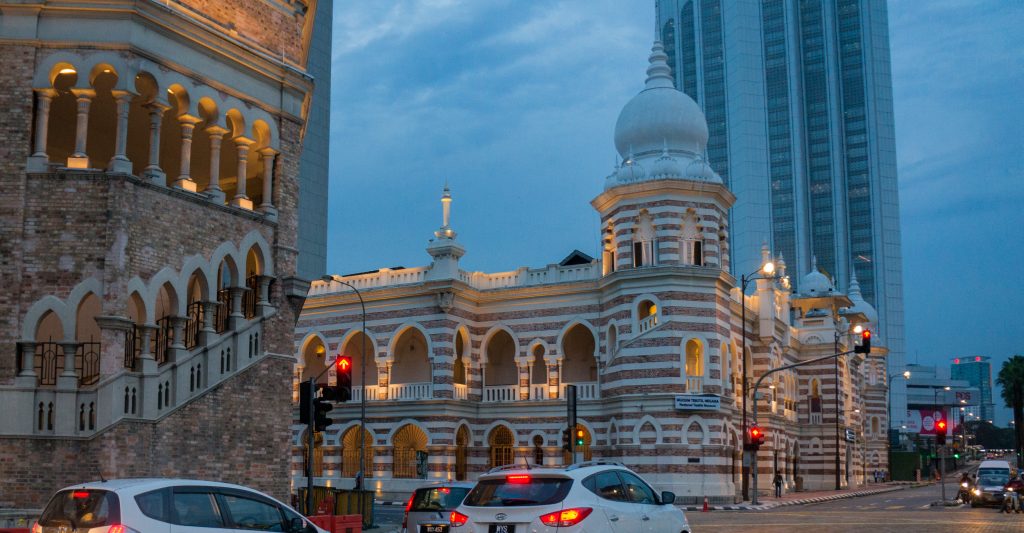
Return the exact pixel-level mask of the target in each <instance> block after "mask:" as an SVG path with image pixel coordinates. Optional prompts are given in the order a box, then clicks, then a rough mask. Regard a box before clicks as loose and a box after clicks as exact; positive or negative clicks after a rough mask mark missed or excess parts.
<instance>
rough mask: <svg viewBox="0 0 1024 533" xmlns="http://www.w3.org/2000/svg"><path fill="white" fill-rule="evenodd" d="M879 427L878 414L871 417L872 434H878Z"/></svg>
mask: <svg viewBox="0 0 1024 533" xmlns="http://www.w3.org/2000/svg"><path fill="white" fill-rule="evenodd" d="M878 429H879V424H878V417H877V416H873V417H871V434H872V435H878Z"/></svg>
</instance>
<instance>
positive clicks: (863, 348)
mask: <svg viewBox="0 0 1024 533" xmlns="http://www.w3.org/2000/svg"><path fill="white" fill-rule="evenodd" d="M853 353H871V330H870V329H865V330H863V331H861V332H860V344H855V345H854V346H853Z"/></svg>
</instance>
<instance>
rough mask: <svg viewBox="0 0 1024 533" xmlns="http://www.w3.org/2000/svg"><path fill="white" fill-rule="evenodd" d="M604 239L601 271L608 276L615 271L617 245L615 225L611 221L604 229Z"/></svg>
mask: <svg viewBox="0 0 1024 533" xmlns="http://www.w3.org/2000/svg"><path fill="white" fill-rule="evenodd" d="M603 241H604V242H603V251H602V253H601V272H602V274H604V275H605V276H607V275H608V274H611V273H612V272H615V255H616V254H615V248H616V246H617V244H616V242H615V227H614V226H612V223H611V222H608V227H606V228H605V230H604V239H603Z"/></svg>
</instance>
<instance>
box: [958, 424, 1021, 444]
mask: <svg viewBox="0 0 1024 533" xmlns="http://www.w3.org/2000/svg"><path fill="white" fill-rule="evenodd" d="M964 426H966V428H967V433H968V434H970V435H973V440H974V442H973V444H977V445H979V446H981V447H982V448H985V449H986V450H1009V449H1012V448H1013V444H1014V440H1013V429H1011V428H997V427H995V426H994V425H993V424H991V423H989V421H988V420H971V421H969V422H965V423H964Z"/></svg>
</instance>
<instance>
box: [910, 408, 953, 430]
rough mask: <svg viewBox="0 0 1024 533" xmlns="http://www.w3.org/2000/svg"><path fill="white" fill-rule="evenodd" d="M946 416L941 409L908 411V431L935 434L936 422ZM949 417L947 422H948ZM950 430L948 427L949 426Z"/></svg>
mask: <svg viewBox="0 0 1024 533" xmlns="http://www.w3.org/2000/svg"><path fill="white" fill-rule="evenodd" d="M942 418H945V417H944V415H943V413H942V410H941V409H935V408H931V409H913V410H910V411H907V429H906V432H907V433H920V434H921V435H934V434H935V422H936V421H937V420H940V419H942ZM948 422H949V421H948V419H947V424H948ZM947 431H948V428H947Z"/></svg>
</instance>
